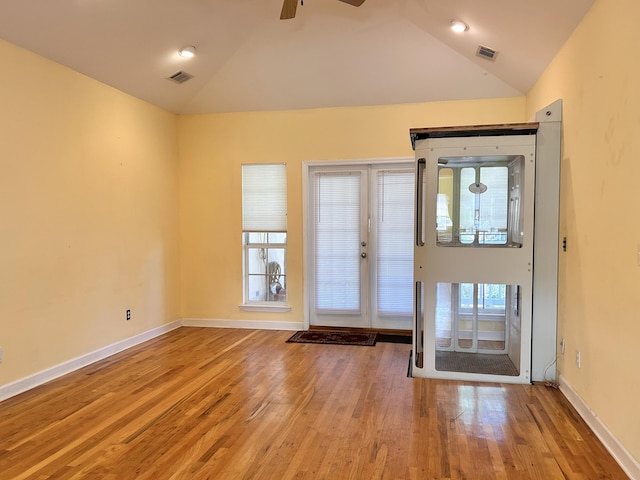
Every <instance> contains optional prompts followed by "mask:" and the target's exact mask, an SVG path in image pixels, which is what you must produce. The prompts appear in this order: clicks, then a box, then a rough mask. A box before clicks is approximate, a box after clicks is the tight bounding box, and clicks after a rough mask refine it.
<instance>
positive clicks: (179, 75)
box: [167, 70, 193, 83]
mask: <svg viewBox="0 0 640 480" xmlns="http://www.w3.org/2000/svg"><path fill="white" fill-rule="evenodd" d="M192 78H193V75H190V74H188V73H187V72H183V71H182V70H179V71H177V72H176V73H174V74H173V75H171V76H170V77H168V78H167V80H171V81H172V82H176V83H184V82H186V81H187V80H191V79H192Z"/></svg>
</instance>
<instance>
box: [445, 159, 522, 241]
mask: <svg viewBox="0 0 640 480" xmlns="http://www.w3.org/2000/svg"><path fill="white" fill-rule="evenodd" d="M523 159H524V157H523V156H522V155H513V156H483V157H443V158H440V159H439V162H440V163H441V165H446V167H444V166H441V167H439V170H438V193H437V197H436V202H437V207H436V208H437V214H436V232H437V244H438V245H442V246H447V245H450V246H456V245H476V246H498V245H509V246H512V247H520V246H522V235H523V234H522V217H521V214H520V210H521V207H522V205H521V201H520V199H521V188H522V187H521V183H522V176H523Z"/></svg>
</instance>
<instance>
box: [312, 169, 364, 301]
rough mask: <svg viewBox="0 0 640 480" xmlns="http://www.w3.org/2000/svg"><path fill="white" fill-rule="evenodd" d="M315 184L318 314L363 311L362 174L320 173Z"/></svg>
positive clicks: (315, 179)
mask: <svg viewBox="0 0 640 480" xmlns="http://www.w3.org/2000/svg"><path fill="white" fill-rule="evenodd" d="M314 182H315V185H314V191H315V202H314V203H315V212H314V227H315V245H314V248H315V274H316V275H315V288H316V300H315V301H316V311H323V310H324V311H346V312H351V313H357V312H360V265H361V260H360V241H361V238H360V229H361V216H360V211H361V201H360V200H361V198H360V197H361V196H360V188H361V177H360V174H359V173H358V172H335V173H333V172H332V173H318V174H316V175H315V176H314Z"/></svg>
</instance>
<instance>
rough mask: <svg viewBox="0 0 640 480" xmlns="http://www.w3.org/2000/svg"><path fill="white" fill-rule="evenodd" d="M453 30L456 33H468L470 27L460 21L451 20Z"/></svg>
mask: <svg viewBox="0 0 640 480" xmlns="http://www.w3.org/2000/svg"><path fill="white" fill-rule="evenodd" d="M451 30H453V31H454V32H456V33H462V32H466V31H467V30H469V25H467V24H466V23H464V22H461V21H460V20H451Z"/></svg>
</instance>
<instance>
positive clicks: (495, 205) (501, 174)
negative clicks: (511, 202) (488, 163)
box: [474, 167, 509, 245]
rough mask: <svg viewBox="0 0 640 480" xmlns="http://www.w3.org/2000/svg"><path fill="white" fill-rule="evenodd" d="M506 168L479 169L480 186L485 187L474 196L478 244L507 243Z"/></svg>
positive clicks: (507, 174)
mask: <svg viewBox="0 0 640 480" xmlns="http://www.w3.org/2000/svg"><path fill="white" fill-rule="evenodd" d="M508 178H509V173H508V169H507V167H480V184H481V185H485V186H486V191H485V192H484V193H482V194H479V193H478V194H475V195H474V196H475V197H476V199H477V203H478V207H477V208H478V213H477V214H478V225H479V228H478V230H479V232H478V235H479V236H478V243H479V244H480V245H504V244H505V243H507V203H508V202H507V198H508V191H507V190H508Z"/></svg>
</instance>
